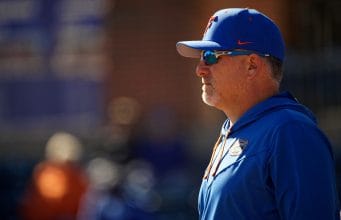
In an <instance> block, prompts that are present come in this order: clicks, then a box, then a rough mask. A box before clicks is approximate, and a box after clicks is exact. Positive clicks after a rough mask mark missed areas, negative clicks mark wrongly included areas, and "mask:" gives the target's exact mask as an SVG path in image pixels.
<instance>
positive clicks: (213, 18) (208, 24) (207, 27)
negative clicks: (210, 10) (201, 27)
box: [204, 16, 218, 34]
mask: <svg viewBox="0 0 341 220" xmlns="http://www.w3.org/2000/svg"><path fill="white" fill-rule="evenodd" d="M217 21H218V16H212V17H210V20H208V23H207V26H206V28H205V32H204V34H205V33H206V32H207V30H208V29H209V28H210V27H211V26H212V23H213V22H217Z"/></svg>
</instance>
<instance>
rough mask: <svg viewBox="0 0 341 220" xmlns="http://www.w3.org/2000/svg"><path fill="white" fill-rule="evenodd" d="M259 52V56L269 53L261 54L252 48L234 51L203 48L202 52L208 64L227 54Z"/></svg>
mask: <svg viewBox="0 0 341 220" xmlns="http://www.w3.org/2000/svg"><path fill="white" fill-rule="evenodd" d="M250 54H257V55H259V56H263V57H268V56H270V55H269V54H260V53H258V52H255V51H250V50H233V51H214V50H203V51H202V52H201V59H202V60H203V61H204V62H205V64H206V65H213V64H216V63H218V60H219V57H220V56H223V55H227V56H240V55H250Z"/></svg>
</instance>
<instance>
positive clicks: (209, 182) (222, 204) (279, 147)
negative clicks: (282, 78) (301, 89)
mask: <svg viewBox="0 0 341 220" xmlns="http://www.w3.org/2000/svg"><path fill="white" fill-rule="evenodd" d="M229 124H230V123H229V120H227V121H226V122H225V123H224V125H223V128H222V131H221V135H222V136H223V137H222V138H221V139H222V140H221V141H220V144H219V145H218V148H217V150H216V153H215V154H214V157H213V167H212V170H211V172H210V174H209V176H208V178H207V179H203V181H202V185H201V189H200V193H199V199H198V202H199V206H198V208H199V216H200V219H201V220H243V219H245V220H250V219H252V220H258V219H259V220H278V219H284V220H314V219H316V220H327V219H328V220H334V219H340V217H339V201H338V194H337V189H336V181H335V170H334V160H333V153H332V148H331V146H330V143H329V141H328V140H327V138H326V137H325V135H324V134H323V133H322V132H321V131H320V130H319V129H318V127H317V125H316V121H315V118H314V116H313V114H312V113H311V112H310V111H309V110H308V109H307V108H305V107H304V106H303V105H301V104H299V103H298V102H297V101H296V100H295V99H294V98H293V97H292V96H291V95H290V94H289V93H287V92H285V93H281V94H278V95H276V96H273V97H271V98H269V99H267V100H265V101H263V102H261V103H259V104H257V105H256V106H254V107H253V108H251V109H250V110H249V111H247V112H246V113H245V114H244V115H243V116H242V117H241V118H240V119H239V120H238V121H237V122H236V123H235V124H234V125H233V126H232V128H231V130H230V131H228V128H229V127H230V126H229ZM227 133H229V134H228V135H226V134H227ZM226 136H227V138H226ZM225 139H226V140H225ZM219 161H220V162H219ZM218 163H220V164H219V165H217V164H218ZM215 169H216V172H215V175H212V173H213V171H214V170H215Z"/></svg>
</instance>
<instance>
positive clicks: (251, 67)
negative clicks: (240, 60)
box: [247, 54, 260, 78]
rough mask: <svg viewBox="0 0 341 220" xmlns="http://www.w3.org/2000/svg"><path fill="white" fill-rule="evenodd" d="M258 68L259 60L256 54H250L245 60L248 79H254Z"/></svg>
mask: <svg viewBox="0 0 341 220" xmlns="http://www.w3.org/2000/svg"><path fill="white" fill-rule="evenodd" d="M259 67H260V60H259V57H258V56H257V55H256V54H250V55H249V56H248V60H247V70H248V75H249V77H252V78H253V77H254V76H255V75H256V74H257V72H258V68H259Z"/></svg>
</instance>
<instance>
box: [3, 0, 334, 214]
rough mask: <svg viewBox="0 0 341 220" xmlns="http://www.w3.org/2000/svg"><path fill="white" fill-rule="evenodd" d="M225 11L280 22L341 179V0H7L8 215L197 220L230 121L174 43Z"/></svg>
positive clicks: (287, 86)
mask: <svg viewBox="0 0 341 220" xmlns="http://www.w3.org/2000/svg"><path fill="white" fill-rule="evenodd" d="M227 7H250V8H256V9H258V10H260V11H262V12H264V13H265V14H267V15H268V16H269V17H270V18H272V19H273V20H274V21H275V22H276V23H277V24H278V25H279V27H280V28H281V30H282V32H283V36H284V38H285V41H286V44H287V59H286V61H285V77H284V82H283V88H282V89H283V90H290V91H291V92H292V93H293V94H294V95H295V96H296V97H297V98H298V99H299V100H300V101H301V102H302V103H303V104H305V105H307V106H308V107H309V108H311V109H312V111H313V112H314V113H315V114H316V116H317V118H318V121H319V124H320V127H321V128H322V130H323V131H325V132H326V134H327V135H328V137H329V138H330V140H331V142H332V144H333V148H334V152H335V157H336V170H337V177H338V184H340V183H341V182H340V180H341V179H340V178H341V173H340V172H341V164H340V155H341V136H340V132H341V92H340V86H339V85H340V84H339V83H341V72H340V71H341V62H340V60H341V29H340V28H339V27H340V26H341V14H340V13H339V11H340V9H341V1H339V0H301V1H294V0H272V1H269V0H257V1H254V0H238V1H236V0H224V1H223V0H186V1H183V0H162V1H160V0H116V1H115V0H0V207H1V208H0V219H3V220H8V219H11V220H12V219H13V220H19V219H24V220H25V219H27V220H30V219H34V220H40V219H41V220H71V219H81V220H104V219H105V220H109V219H110V220H112V219H119V220H132V219H136V220H144V219H148V220H150V219H157V220H159V219H161V220H167V219H178V220H182V219H186V220H187V219H197V208H196V206H197V201H196V197H197V193H198V188H199V185H200V182H201V177H202V174H203V171H204V169H205V167H206V165H207V163H208V159H209V157H210V154H211V149H212V145H213V143H214V142H215V139H216V137H217V135H218V132H219V130H220V126H221V125H222V123H223V121H224V119H225V118H224V115H223V114H222V113H221V112H219V111H217V110H215V109H213V108H210V107H208V106H206V105H204V104H203V103H202V102H201V88H200V84H201V83H200V80H199V79H198V78H197V77H196V76H195V74H194V70H195V65H196V62H197V60H192V59H186V58H183V57H181V56H179V55H178V54H177V52H176V50H175V43H176V42H177V41H180V40H194V39H200V38H201V37H202V33H203V30H204V28H205V27H206V24H207V21H208V19H209V17H210V16H211V15H212V14H213V13H214V12H215V11H216V10H218V9H220V8H227ZM339 190H341V185H339Z"/></svg>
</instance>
